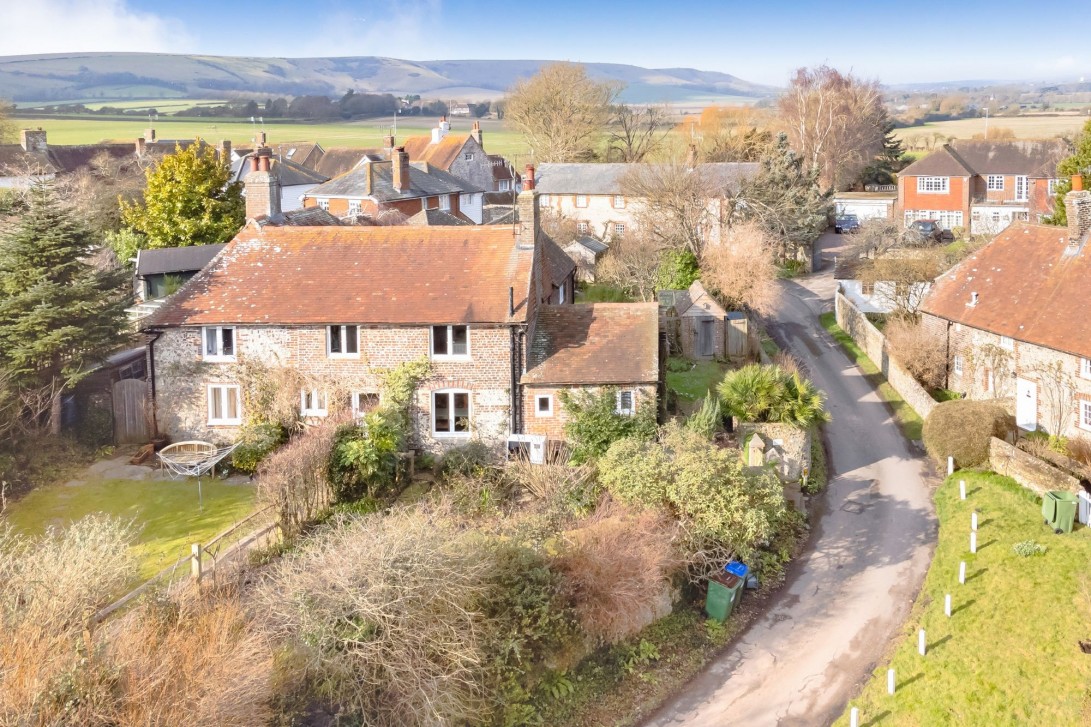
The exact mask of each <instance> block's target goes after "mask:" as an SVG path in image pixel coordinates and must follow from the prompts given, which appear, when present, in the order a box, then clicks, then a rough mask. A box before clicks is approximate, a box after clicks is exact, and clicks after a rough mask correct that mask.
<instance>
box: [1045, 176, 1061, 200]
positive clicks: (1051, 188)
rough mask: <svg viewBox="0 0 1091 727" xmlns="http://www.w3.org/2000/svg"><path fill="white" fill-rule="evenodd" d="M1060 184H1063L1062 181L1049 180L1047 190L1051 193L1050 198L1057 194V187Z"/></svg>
mask: <svg viewBox="0 0 1091 727" xmlns="http://www.w3.org/2000/svg"><path fill="white" fill-rule="evenodd" d="M1060 183H1061V180H1060V179H1051V180H1049V183H1048V185H1047V189H1048V191H1049V196H1050V197H1052V196H1053V195H1055V194H1057V185H1058V184H1060Z"/></svg>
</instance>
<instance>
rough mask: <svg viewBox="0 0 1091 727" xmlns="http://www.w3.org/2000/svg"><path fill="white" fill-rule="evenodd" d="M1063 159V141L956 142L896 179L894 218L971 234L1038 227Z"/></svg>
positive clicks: (1048, 209) (1047, 209) (1048, 207)
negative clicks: (1029, 225) (1025, 224)
mask: <svg viewBox="0 0 1091 727" xmlns="http://www.w3.org/2000/svg"><path fill="white" fill-rule="evenodd" d="M1067 155H1068V148H1067V145H1066V144H1065V142H1064V141H1063V140H1061V139H1055V140H1050V141H976V140H967V139H956V140H955V141H952V142H951V143H950V144H944V145H943V148H941V149H938V150H936V151H934V152H932V153H931V154H929V155H928V156H926V157H924V158H923V159H920V160H918V161H916V162H914V163H912V164H910V165H909V166H908V167H906V168H905V169H903V170H902V171H901V172H900V173H899V174H898V199H897V203H896V209H895V219H901V220H903V221H904V223H905V224H906V225H907V226H908V225H909V224H910V223H911V222H913V221H914V220H926V219H934V220H939V222H940V223H941V224H942V225H943V226H944V228H945V229H948V230H950V229H953V228H956V227H960V228H963V229H966V230H968V231H969V232H970V233H971V234H996V233H998V232H1000V231H1001V230H1003V229H1004V228H1006V227H1007V226H1008V225H1010V224H1012V223H1013V222H1028V221H1029V222H1040V221H1041V219H1042V217H1044V216H1046V215H1049V214H1052V212H1053V192H1054V189H1055V185H1056V183H1057V179H1056V177H1057V163H1058V162H1060V161H1061V160H1062V159H1064V158H1065V157H1066V156H1067Z"/></svg>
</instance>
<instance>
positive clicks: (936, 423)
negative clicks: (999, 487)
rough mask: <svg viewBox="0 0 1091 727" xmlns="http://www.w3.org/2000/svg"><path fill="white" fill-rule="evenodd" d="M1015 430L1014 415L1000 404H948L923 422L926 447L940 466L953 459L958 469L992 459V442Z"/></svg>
mask: <svg viewBox="0 0 1091 727" xmlns="http://www.w3.org/2000/svg"><path fill="white" fill-rule="evenodd" d="M1013 430H1014V424H1013V422H1012V418H1011V415H1010V414H1008V413H1007V411H1005V410H1004V408H1003V407H1001V406H1000V405H999V404H995V403H993V402H988V401H970V400H967V399H958V400H956V401H945V402H942V403H940V404H937V405H936V408H935V409H933V410H932V413H931V414H929V415H928V418H927V419H925V420H924V446H925V448H926V449H927V450H928V454H929V455H931V456H932V459H934V460H935V461H936V463H937V464H939V465H941V466H945V465H946V464H947V458H948V457H954V458H955V466H956V467H960V468H961V467H977V466H978V465H981V464H984V463H985V462H987V461H988V459H989V439H990V438H992V437H998V438H1000V439H1004V438H1005V437H1007V435H1008V434H1009V433H1011V432H1012V431H1013Z"/></svg>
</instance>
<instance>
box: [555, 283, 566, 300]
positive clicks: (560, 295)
mask: <svg viewBox="0 0 1091 727" xmlns="http://www.w3.org/2000/svg"><path fill="white" fill-rule="evenodd" d="M557 301H558V302H559V303H567V302H568V282H567V281H565V282H563V283H561V287H560V289H558V291H557Z"/></svg>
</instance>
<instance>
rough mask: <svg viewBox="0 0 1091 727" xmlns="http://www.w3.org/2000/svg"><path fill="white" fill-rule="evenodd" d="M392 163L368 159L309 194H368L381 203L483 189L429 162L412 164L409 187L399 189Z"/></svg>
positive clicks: (313, 195)
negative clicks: (395, 184) (395, 182)
mask: <svg viewBox="0 0 1091 727" xmlns="http://www.w3.org/2000/svg"><path fill="white" fill-rule="evenodd" d="M391 164H392V163H391V162H373V161H368V162H365V163H363V164H361V165H360V166H358V167H356V168H355V169H353V170H352V171H349V172H346V173H345V174H342V175H341V176H340V177H336V178H334V179H331V180H330V181H328V182H326V183H325V184H321V185H319V186H317V187H314V188H313V189H311V190H310V191H309V192H307V196H308V197H336V198H346V199H362V198H365V197H367V198H371V199H375V200H377V201H379V202H392V201H395V200H399V199H415V198H418V197H434V196H436V195H441V194H459V193H461V192H482V191H484V190H482V189H481V188H480V187H476V186H475V185H473V184H471V183H469V182H467V181H465V180H463V179H460V178H459V177H456V176H454V175H453V174H450V173H448V172H445V171H443V170H441V169H436V168H435V167H433V166H431V165H429V164H418V163H413V164H410V165H409V189H407V190H404V191H403V190H398V189H395V188H394V174H393V168H392V166H391ZM369 174H370V175H371V184H370V191H369V189H368V175H369Z"/></svg>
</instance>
